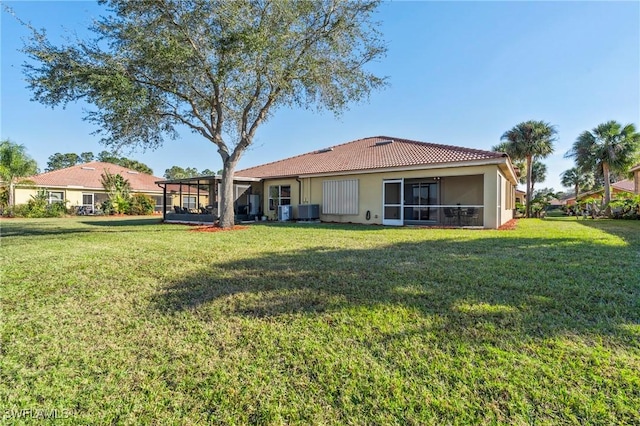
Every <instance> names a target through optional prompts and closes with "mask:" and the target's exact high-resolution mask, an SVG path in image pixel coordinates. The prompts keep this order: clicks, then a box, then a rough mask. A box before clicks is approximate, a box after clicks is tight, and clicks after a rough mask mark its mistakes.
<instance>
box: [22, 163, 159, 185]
mask: <svg viewBox="0 0 640 426" xmlns="http://www.w3.org/2000/svg"><path fill="white" fill-rule="evenodd" d="M105 170H108V171H109V173H111V174H114V175H115V174H119V175H121V176H122V177H124V178H125V179H127V180H128V181H129V183H130V184H131V189H132V190H133V191H134V192H135V191H145V192H150V191H153V192H161V191H162V189H161V188H160V187H159V186H158V185H156V184H155V182H156V181H158V180H161V178H159V177H157V176H152V175H148V174H145V173H140V172H137V171H135V170H131V169H127V168H126V167H122V166H118V165H117V164H111V163H101V162H99V161H94V162H91V163H84V164H78V165H75V166H71V167H67V168H66V169H60V170H54V171H52V172H47V173H42V174H39V175H35V176H31V177H30V178H27V179H28V180H30V181H33V182H35V183H36V185H38V186H43V187H70V188H87V189H102V183H101V175H102V174H103V173H104V172H105Z"/></svg>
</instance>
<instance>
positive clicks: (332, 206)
mask: <svg viewBox="0 0 640 426" xmlns="http://www.w3.org/2000/svg"><path fill="white" fill-rule="evenodd" d="M322 214H346V215H356V214H358V179H348V180H325V181H323V182H322Z"/></svg>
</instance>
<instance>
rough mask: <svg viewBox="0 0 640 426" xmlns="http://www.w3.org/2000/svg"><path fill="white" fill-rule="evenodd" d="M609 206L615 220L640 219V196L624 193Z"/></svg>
mask: <svg viewBox="0 0 640 426" xmlns="http://www.w3.org/2000/svg"><path fill="white" fill-rule="evenodd" d="M609 206H610V207H611V214H612V217H613V218H614V219H640V195H633V194H630V193H627V192H623V193H621V194H619V195H618V198H616V199H615V200H612V201H611V202H610V203H609Z"/></svg>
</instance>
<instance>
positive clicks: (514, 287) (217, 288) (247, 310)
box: [152, 237, 640, 345]
mask: <svg viewBox="0 0 640 426" xmlns="http://www.w3.org/2000/svg"><path fill="white" fill-rule="evenodd" d="M636 248H637V247H636ZM635 252H637V250H635V249H634V248H630V247H628V246H616V247H611V246H604V245H601V244H598V243H587V244H585V243H584V240H583V239H577V238H576V239H573V238H549V239H544V238H497V237H488V238H480V239H474V240H465V241H459V240H457V241H454V240H446V239H445V240H431V241H425V242H418V243H413V242H412V243H399V244H394V245H390V246H385V247H381V248H375V249H367V250H354V249H347V250H336V249H329V248H324V247H315V248H310V249H307V250H303V251H295V252H294V251H291V252H284V253H283V252H271V253H264V254H263V255H262V256H260V257H257V258H256V257H252V258H245V259H240V260H234V261H230V262H227V263H216V264H211V265H208V266H207V267H204V268H203V269H202V270H200V271H199V272H197V273H195V274H192V275H190V276H186V277H181V278H179V279H177V280H175V281H173V282H170V283H169V284H168V285H167V286H166V287H165V288H164V289H163V290H162V291H161V292H160V293H158V294H157V295H156V296H155V297H154V298H153V300H152V307H153V308H154V309H157V310H160V311H162V312H165V313H171V312H175V311H185V310H198V311H207V310H211V311H212V312H214V315H225V316H226V315H238V316H243V317H250V318H272V317H279V316H283V315H300V314H302V315H318V314H321V313H327V312H328V313H330V312H333V311H340V310H344V309H348V308H351V307H358V306H366V307H372V308H375V307H379V306H381V305H389V306H404V307H408V308H411V309H414V310H416V311H418V312H420V313H421V314H423V315H425V316H435V317H437V318H439V319H441V320H442V321H443V323H442V324H443V325H442V327H444V328H445V329H447V330H448V331H447V332H448V333H457V334H460V335H461V336H462V337H464V338H468V339H476V340H477V339H480V338H481V337H480V336H481V334H482V333H480V334H478V327H481V328H482V327H489V328H491V329H493V330H497V333H498V334H503V333H506V334H507V335H512V336H513V335H516V336H523V335H524V336H529V337H532V338H544V337H549V336H554V335H559V334H563V333H579V334H589V335H594V334H597V335H608V336H610V337H612V338H617V339H620V340H621V342H623V343H624V344H634V345H637V340H636V339H637V338H638V336H637V335H632V334H631V333H632V332H631V331H625V330H628V329H626V328H624V326H625V325H628V324H630V323H631V324H638V323H640V283H638V282H637V281H634V280H629V279H628V277H629V276H630V274H635V275H631V276H636V277H637V276H638V274H640V270H639V269H638V266H637V265H636V264H632V263H631V262H630V260H632V259H634V258H635V257H636V254H635ZM606 257H612V258H617V259H621V262H623V263H624V262H627V261H629V263H627V265H630V266H629V267H628V269H627V270H624V269H621V268H609V269H607V268H606V267H601V266H600V265H601V262H602V260H603V258H606ZM632 342H635V343H632Z"/></svg>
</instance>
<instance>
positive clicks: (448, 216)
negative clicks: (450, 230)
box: [444, 207, 456, 225]
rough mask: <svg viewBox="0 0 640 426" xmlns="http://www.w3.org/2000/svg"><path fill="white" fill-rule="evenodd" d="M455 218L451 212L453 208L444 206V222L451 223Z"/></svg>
mask: <svg viewBox="0 0 640 426" xmlns="http://www.w3.org/2000/svg"><path fill="white" fill-rule="evenodd" d="M455 218H456V215H455V213H453V210H452V209H451V207H445V208H444V219H445V220H444V222H445V223H446V224H448V225H451V224H452V223H453V221H454V219H455Z"/></svg>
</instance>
